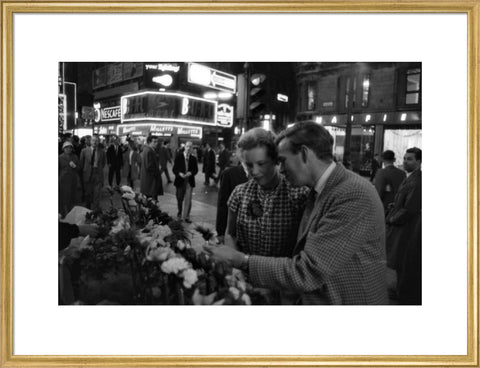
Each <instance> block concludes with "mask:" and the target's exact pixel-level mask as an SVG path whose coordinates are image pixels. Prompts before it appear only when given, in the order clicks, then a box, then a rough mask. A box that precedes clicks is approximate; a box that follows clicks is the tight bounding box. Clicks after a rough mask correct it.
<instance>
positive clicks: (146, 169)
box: [140, 135, 163, 200]
mask: <svg viewBox="0 0 480 368" xmlns="http://www.w3.org/2000/svg"><path fill="white" fill-rule="evenodd" d="M146 143H147V144H146V145H145V147H144V148H143V151H142V164H141V170H140V192H141V193H142V194H145V195H146V196H147V197H149V198H153V199H154V200H157V196H159V195H163V184H162V177H161V175H160V168H159V163H158V157H157V154H156V153H155V149H156V148H157V144H158V138H157V137H155V136H152V135H149V136H148V137H147V142H146Z"/></svg>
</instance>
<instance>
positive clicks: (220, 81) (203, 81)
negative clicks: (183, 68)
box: [188, 63, 237, 93]
mask: <svg viewBox="0 0 480 368" xmlns="http://www.w3.org/2000/svg"><path fill="white" fill-rule="evenodd" d="M188 82H189V83H193V84H199V85H201V86H206V87H210V88H214V89H218V90H220V91H224V92H230V93H235V91H236V88H237V77H236V76H235V75H233V74H228V73H224V72H221V71H219V70H216V69H212V68H209V67H207V66H205V65H201V64H197V63H188Z"/></svg>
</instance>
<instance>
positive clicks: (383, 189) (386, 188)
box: [374, 150, 406, 211]
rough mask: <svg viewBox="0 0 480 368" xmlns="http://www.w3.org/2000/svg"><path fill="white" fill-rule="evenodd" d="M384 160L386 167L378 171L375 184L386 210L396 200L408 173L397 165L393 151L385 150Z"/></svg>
mask: <svg viewBox="0 0 480 368" xmlns="http://www.w3.org/2000/svg"><path fill="white" fill-rule="evenodd" d="M382 160H383V165H384V167H383V169H380V170H378V171H377V174H376V175H375V179H374V184H375V189H377V192H378V195H379V196H380V199H381V200H382V203H383V208H384V209H385V211H386V210H387V208H388V205H389V204H390V203H393V201H394V200H395V194H396V193H397V191H398V188H399V187H400V184H401V183H402V181H403V180H404V179H405V176H406V175H405V171H403V170H400V169H398V168H396V167H395V165H394V163H395V153H394V152H393V151H390V150H386V151H385V152H383V153H382Z"/></svg>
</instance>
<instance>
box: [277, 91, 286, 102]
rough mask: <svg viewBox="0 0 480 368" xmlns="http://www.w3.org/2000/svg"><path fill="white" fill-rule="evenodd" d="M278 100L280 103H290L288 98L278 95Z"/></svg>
mask: <svg viewBox="0 0 480 368" xmlns="http://www.w3.org/2000/svg"><path fill="white" fill-rule="evenodd" d="M277 100H278V101H280V102H288V96H287V95H282V94H281V93H277Z"/></svg>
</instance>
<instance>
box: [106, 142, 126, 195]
mask: <svg viewBox="0 0 480 368" xmlns="http://www.w3.org/2000/svg"><path fill="white" fill-rule="evenodd" d="M107 164H108V185H110V186H112V184H113V176H114V175H115V180H116V183H117V187H118V186H120V183H121V180H122V176H121V170H122V166H123V149H122V146H121V145H120V139H119V138H118V136H113V137H112V143H111V144H110V146H109V147H108V149H107Z"/></svg>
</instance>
